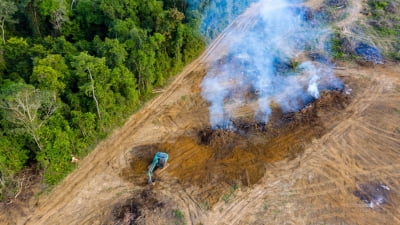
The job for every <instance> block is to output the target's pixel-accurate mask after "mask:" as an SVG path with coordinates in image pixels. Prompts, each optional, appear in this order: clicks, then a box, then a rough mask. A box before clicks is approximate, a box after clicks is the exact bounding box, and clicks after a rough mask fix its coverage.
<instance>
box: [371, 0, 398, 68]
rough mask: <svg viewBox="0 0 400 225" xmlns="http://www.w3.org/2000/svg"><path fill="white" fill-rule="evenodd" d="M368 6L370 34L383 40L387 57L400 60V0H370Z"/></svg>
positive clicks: (383, 47) (382, 45) (382, 44)
mask: <svg viewBox="0 0 400 225" xmlns="http://www.w3.org/2000/svg"><path fill="white" fill-rule="evenodd" d="M368 6H369V10H370V14H369V15H368V25H369V27H367V28H366V30H367V32H368V34H369V35H372V36H375V38H376V39H377V40H378V42H379V41H381V42H382V43H378V44H380V45H381V46H380V47H381V48H382V49H383V50H384V51H383V53H384V55H385V56H386V57H388V58H390V59H393V60H400V1H399V0H395V1H382V0H368Z"/></svg>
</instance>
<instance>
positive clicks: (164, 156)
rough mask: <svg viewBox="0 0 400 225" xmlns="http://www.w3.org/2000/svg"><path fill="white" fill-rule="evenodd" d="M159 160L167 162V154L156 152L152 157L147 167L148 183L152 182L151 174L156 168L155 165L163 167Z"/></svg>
mask: <svg viewBox="0 0 400 225" xmlns="http://www.w3.org/2000/svg"><path fill="white" fill-rule="evenodd" d="M160 161H163V162H164V164H166V163H167V161H168V154H167V153H165V152H157V153H156V155H155V156H154V158H153V161H152V163H151V164H150V166H149V167H148V170H147V176H148V178H149V180H148V183H149V184H151V183H152V182H153V180H152V178H151V175H152V174H153V172H154V170H155V169H156V167H157V166H158V167H161V168H162V167H163V166H164V164H163V165H161V164H160Z"/></svg>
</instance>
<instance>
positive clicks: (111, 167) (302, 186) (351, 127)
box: [0, 1, 400, 225]
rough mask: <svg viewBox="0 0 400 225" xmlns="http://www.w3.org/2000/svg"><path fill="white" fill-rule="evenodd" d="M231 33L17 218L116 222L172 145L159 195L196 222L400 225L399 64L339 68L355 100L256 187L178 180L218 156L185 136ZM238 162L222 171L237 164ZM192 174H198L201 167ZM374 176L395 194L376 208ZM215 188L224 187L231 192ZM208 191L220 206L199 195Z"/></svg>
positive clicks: (153, 219) (42, 224) (53, 224)
mask: <svg viewBox="0 0 400 225" xmlns="http://www.w3.org/2000/svg"><path fill="white" fill-rule="evenodd" d="M357 2H358V1H357ZM357 4H358V3H355V5H357ZM353 6H354V5H353ZM256 10H257V5H256V4H254V5H253V7H251V9H249V10H248V11H247V12H246V13H245V14H244V15H242V16H241V17H240V18H239V19H238V20H237V21H236V22H235V23H233V24H232V25H231V26H235V27H239V28H241V29H243V30H246V27H248V26H251V25H252V23H253V22H254V20H253V19H252V16H251V15H252V13H254V12H255V11H256ZM356 11H357V10H356ZM342 22H343V21H342ZM347 22H348V21H347ZM347 22H346V23H345V24H342V25H343V26H346V24H347ZM229 34H230V29H227V30H226V31H225V32H224V33H223V34H222V35H221V36H220V37H219V38H218V39H217V40H215V41H214V42H213V43H212V45H210V46H209V48H208V49H207V51H206V52H205V53H204V54H203V55H202V56H200V57H199V58H198V59H197V60H195V61H193V62H192V63H191V64H190V65H188V66H187V67H186V68H185V69H184V70H183V71H182V73H181V74H180V75H178V76H177V77H176V78H175V79H174V81H173V82H172V83H171V84H170V85H169V86H168V87H167V88H166V89H165V90H164V92H163V93H162V94H160V95H159V96H158V97H157V98H155V99H154V100H153V101H151V102H150V103H149V104H148V105H147V106H145V107H144V108H143V109H142V110H141V111H139V112H138V113H136V114H135V115H133V116H132V117H131V118H130V119H129V120H128V122H127V123H126V124H125V125H124V126H123V127H121V128H120V129H117V130H116V131H114V132H113V134H112V135H110V137H109V138H107V139H106V140H104V141H103V142H101V143H100V144H99V145H98V146H97V147H96V149H95V150H94V151H93V152H92V153H91V154H90V155H89V156H88V157H87V158H85V159H84V160H82V161H81V162H80V164H79V168H78V169H76V171H74V173H72V174H70V175H69V176H68V177H67V178H66V179H65V180H64V181H63V182H62V183H61V184H60V185H59V186H57V187H56V188H55V189H54V190H53V191H52V192H51V193H49V194H48V195H46V194H44V195H42V196H40V197H39V199H38V201H37V202H36V206H35V207H32V209H31V211H27V212H25V213H26V216H21V217H19V218H13V219H14V220H15V221H14V222H15V224H29V225H30V224H37V225H47V224H49V225H57V224H108V223H106V222H104V221H107V219H108V218H109V217H110V214H111V213H112V210H113V206H114V205H115V204H117V203H118V202H122V201H125V200H126V199H128V198H130V197H131V196H132V194H134V193H136V192H137V191H140V190H143V189H146V188H148V187H145V186H144V182H145V180H146V177H145V176H144V174H142V173H138V174H128V176H131V177H129V178H128V179H127V178H126V177H124V171H125V170H126V168H130V167H131V166H132V159H133V158H134V157H136V156H138V155H140V154H141V153H142V152H141V151H146V150H148V149H150V147H149V146H154V145H155V144H159V143H163V144H162V145H160V146H162V147H164V148H165V149H170V151H171V159H170V166H169V167H168V168H167V169H166V170H165V171H163V172H161V173H159V174H158V177H159V178H160V179H161V182H159V183H158V184H157V185H155V186H154V187H152V191H154V192H156V193H158V195H159V196H165V197H164V198H163V199H161V200H163V201H164V202H171V204H170V205H168V203H167V206H166V207H174V208H175V209H180V211H182V213H183V214H184V215H185V216H184V220H185V222H186V223H187V224H199V223H202V224H399V223H400V217H399V216H398V215H400V208H399V206H398V202H399V200H400V197H399V195H398V192H399V190H400V179H399V178H400V172H399V171H400V170H399V169H400V125H399V124H400V80H399V71H400V66H399V65H384V66H380V67H359V66H354V65H343V66H344V67H346V69H344V70H338V71H336V72H337V74H338V75H339V76H340V77H342V78H343V79H344V80H345V81H346V83H348V84H349V85H350V87H351V88H352V89H353V91H352V93H351V96H352V101H351V103H350V104H349V105H348V106H347V107H346V108H345V109H344V110H343V111H340V112H333V114H338V116H339V117H337V116H333V117H327V120H326V121H322V123H323V126H324V127H325V129H326V131H327V132H326V133H324V134H323V135H322V136H321V137H315V138H313V139H312V140H311V141H310V142H309V143H308V142H307V144H305V145H304V146H305V150H304V152H303V153H302V154H299V155H298V156H297V157H295V158H294V159H291V160H288V159H285V160H280V161H274V162H268V163H265V164H263V171H262V172H263V173H261V177H260V179H259V180H256V182H255V184H254V185H242V186H238V187H237V189H236V187H235V188H234V189H232V184H230V183H219V181H218V180H213V174H210V175H208V176H209V179H208V180H207V181H205V182H204V184H198V185H190V184H188V183H185V182H184V180H179V179H178V177H180V176H182V175H181V174H178V171H179V170H180V169H181V168H184V167H185V166H186V165H185V163H191V162H192V161H193V160H204V161H207V160H209V158H207V157H206V156H207V155H206V154H204V155H201V154H200V155H199V153H198V151H197V148H198V147H195V146H196V143H194V142H193V141H191V140H190V139H185V138H182V137H187V136H190V135H191V132H192V131H193V129H196V128H199V127H202V126H206V125H207V121H208V111H207V104H206V103H205V102H204V101H203V100H202V99H201V98H200V97H199V92H200V90H199V86H198V85H199V83H200V82H201V79H202V77H203V76H204V74H205V70H206V68H205V67H206V62H208V61H213V60H216V59H218V58H219V57H222V55H223V53H224V50H225V47H224V46H225V45H226V43H229V42H230V41H231V38H232V37H230V35H229ZM338 118H340V119H338ZM309 131H310V132H311V130H309ZM304 132H307V130H304ZM285 141H287V140H286V139H282V142H285ZM176 143H180V145H179V146H178V145H176ZM174 149H178V150H179V149H181V150H182V151H178V150H175V151H174ZM201 149H202V150H204V151H209V148H206V147H204V148H203V147H201ZM198 156H204V158H203V159H200V158H196V157H198ZM229 160H231V159H229ZM229 160H227V161H226V162H224V163H223V164H221V166H220V167H218V168H217V171H218V170H221V171H225V170H226V168H227V167H229V166H231V165H232V163H233V162H232V161H229ZM249 160H250V161H251V160H253V161H254V159H251V158H249ZM251 162H252V161H251ZM133 163H137V164H135V165H133V166H137V168H139V169H140V171H142V170H143V171H144V170H145V168H146V166H147V164H146V163H147V161H143V162H135V161H133ZM230 163H231V164H230ZM196 169H198V170H207V168H195V167H194V168H193V170H194V171H195V170H196ZM128 171H129V170H128ZM143 171H142V172H143ZM249 171H252V170H251V169H249ZM254 171H255V170H254ZM255 172H257V171H255ZM250 173H251V172H250ZM178 175H179V176H178ZM187 176H192V177H193V179H195V178H196V173H191V172H190V173H189V172H188V175H187ZM373 182H378V183H381V184H385V185H387V187H389V188H390V192H388V194H387V196H386V197H387V202H385V203H384V204H382V205H380V206H376V207H374V208H370V207H368V204H366V203H365V202H363V201H361V200H360V199H359V198H358V197H357V196H356V195H355V194H354V193H355V191H357V190H359V189H360V188H361V187H363V186H362V185H365V184H370V183H373ZM248 183H250V182H248ZM360 185H361V186H360ZM217 186H218V188H217ZM213 189H215V190H225V191H224V192H223V194H224V193H225V195H224V196H223V198H222V199H221V198H220V194H221V193H220V192H218V193H214V192H213V191H212V190H213ZM361 189H362V188H361ZM207 194H208V195H207ZM199 195H200V196H206V197H207V199H209V200H210V201H214V202H213V204H212V205H210V203H211V202H204V201H200V200H199V199H198V198H197V197H196V196H199ZM364 200H365V199H364ZM172 203H173V204H172ZM174 208H171V209H174ZM168 215H169V214H165V216H164V217H162V215H156V214H150V216H149V215H148V217H143V216H142V217H141V218H140V221H141V223H140V224H174V223H175V222H176V221H175V222H174V219H175V218H174V217H173V216H172V215H170V216H168ZM0 221H1V216H0ZM14 222H10V224H14ZM111 224H112V223H111Z"/></svg>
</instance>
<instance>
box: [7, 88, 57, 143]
mask: <svg viewBox="0 0 400 225" xmlns="http://www.w3.org/2000/svg"><path fill="white" fill-rule="evenodd" d="M0 91H1V92H0V97H1V99H0V108H1V109H2V110H3V113H4V115H5V119H6V120H7V121H8V122H10V123H12V124H14V125H16V126H17V127H18V128H23V129H19V131H21V132H22V133H26V134H28V135H29V136H30V137H32V138H33V140H34V142H35V143H36V145H37V147H38V149H39V150H42V144H41V137H40V135H39V131H40V128H41V127H42V126H43V125H44V124H45V123H46V121H47V120H48V119H49V118H50V116H51V115H52V114H53V113H54V112H55V110H56V108H57V107H56V95H55V93H54V92H48V91H40V90H38V89H35V88H34V87H33V86H31V85H27V84H22V83H9V84H8V85H5V86H4V87H3V88H2V89H1V90H0Z"/></svg>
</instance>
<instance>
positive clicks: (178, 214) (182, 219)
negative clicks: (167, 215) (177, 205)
mask: <svg viewBox="0 0 400 225" xmlns="http://www.w3.org/2000/svg"><path fill="white" fill-rule="evenodd" d="M172 213H173V214H174V216H175V218H176V220H177V223H176V224H182V225H184V224H186V223H185V215H184V214H183V213H182V212H181V211H180V210H179V209H174V210H173V211H172Z"/></svg>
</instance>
